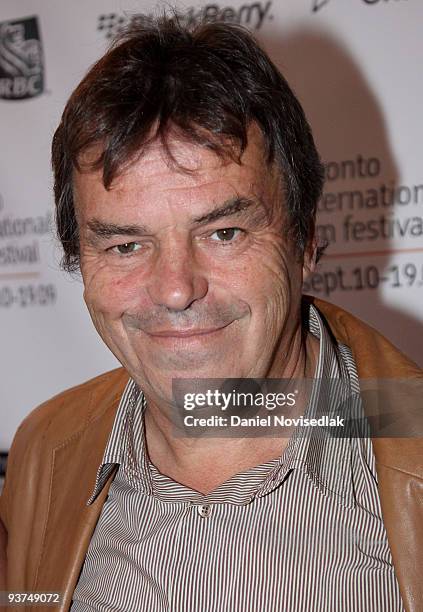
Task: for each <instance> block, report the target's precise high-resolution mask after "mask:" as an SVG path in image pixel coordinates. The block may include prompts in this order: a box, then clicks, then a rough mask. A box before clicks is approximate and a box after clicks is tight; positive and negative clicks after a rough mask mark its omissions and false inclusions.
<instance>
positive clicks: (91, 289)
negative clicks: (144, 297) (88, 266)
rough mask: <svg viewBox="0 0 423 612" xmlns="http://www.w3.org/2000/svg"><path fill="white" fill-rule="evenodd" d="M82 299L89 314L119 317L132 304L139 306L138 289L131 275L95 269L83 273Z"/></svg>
mask: <svg viewBox="0 0 423 612" xmlns="http://www.w3.org/2000/svg"><path fill="white" fill-rule="evenodd" d="M83 279H84V299H85V302H86V304H87V306H88V308H89V310H90V312H95V313H102V314H103V315H109V316H112V317H119V316H120V315H121V314H122V312H125V311H126V310H127V309H128V308H130V307H131V305H132V304H134V303H135V302H137V303H138V304H139V302H140V299H139V293H140V291H139V287H138V285H137V283H136V282H135V279H133V278H132V275H124V274H115V273H112V272H111V271H110V270H106V269H101V268H100V269H97V270H96V271H95V272H93V273H91V274H90V273H89V272H88V271H87V272H85V273H83Z"/></svg>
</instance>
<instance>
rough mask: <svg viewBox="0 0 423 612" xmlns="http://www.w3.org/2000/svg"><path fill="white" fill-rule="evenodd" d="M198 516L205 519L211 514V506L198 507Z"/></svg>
mask: <svg viewBox="0 0 423 612" xmlns="http://www.w3.org/2000/svg"><path fill="white" fill-rule="evenodd" d="M198 514H199V515H200V516H202V517H203V518H207V517H208V516H210V514H211V506H198Z"/></svg>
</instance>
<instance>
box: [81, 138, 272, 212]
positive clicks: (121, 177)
mask: <svg viewBox="0 0 423 612" xmlns="http://www.w3.org/2000/svg"><path fill="white" fill-rule="evenodd" d="M168 151H170V153H171V156H169V152H168ZM100 152H101V150H100V149H99V148H98V149H97V150H95V149H91V150H90V151H89V152H86V153H85V154H84V155H83V156H82V158H81V167H82V168H84V167H85V168H88V167H89V164H90V162H92V161H93V160H95V159H96V158H97V157H98V154H99V153H100ZM279 181H280V179H279V173H278V172H277V171H276V169H275V168H274V167H273V166H272V167H269V165H268V163H267V160H266V152H265V147H264V142H263V137H262V135H261V132H260V130H259V129H258V128H256V127H255V126H253V127H251V128H250V129H249V131H248V144H247V147H246V149H245V151H244V152H243V154H242V157H241V160H240V163H238V162H237V161H235V159H232V157H230V156H227V157H221V156H219V155H217V154H216V153H215V152H214V151H212V150H210V149H208V148H205V147H204V146H200V145H198V144H195V143H190V142H187V141H183V140H181V139H180V138H179V139H178V138H177V137H172V136H169V138H168V140H167V147H165V146H164V145H163V143H161V142H160V141H159V140H154V141H153V142H151V143H150V144H149V145H148V146H146V147H145V148H144V149H143V150H142V152H141V154H140V156H139V157H138V158H137V159H136V160H135V161H132V162H131V163H128V164H127V166H126V167H124V168H123V170H121V171H120V172H118V174H117V176H115V177H114V179H113V181H112V184H111V186H110V189H108V190H106V188H105V187H104V185H103V178H102V170H98V171H86V170H82V171H81V172H77V171H75V174H74V194H75V201H76V208H77V211H78V208H80V207H81V206H82V207H83V208H86V206H87V205H89V206H90V208H91V207H92V206H93V202H99V201H106V200H110V199H113V200H114V201H116V199H118V200H119V199H122V200H125V199H127V198H128V197H129V198H131V199H132V198H133V196H135V197H136V198H137V199H138V200H139V201H140V202H142V201H147V200H150V199H151V198H153V199H154V198H156V199H157V203H159V202H160V201H162V199H163V200H168V199H171V200H172V201H175V202H177V201H178V199H180V200H181V201H183V202H184V203H185V205H187V204H188V202H191V203H192V202H194V201H197V202H198V201H201V200H204V201H205V203H206V201H207V202H208V203H209V202H210V200H212V201H216V202H218V201H220V200H222V201H223V200H224V199H227V198H228V197H230V196H234V195H247V194H249V195H256V196H258V197H260V198H263V199H268V198H266V195H267V196H269V195H270V194H271V193H272V192H273V191H274V188H275V185H276V184H279Z"/></svg>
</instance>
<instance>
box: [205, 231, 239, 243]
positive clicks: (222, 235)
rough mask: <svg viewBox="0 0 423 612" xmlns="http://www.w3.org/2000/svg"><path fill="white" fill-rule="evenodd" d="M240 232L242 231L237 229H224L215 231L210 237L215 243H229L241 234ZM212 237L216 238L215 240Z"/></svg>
mask: <svg viewBox="0 0 423 612" xmlns="http://www.w3.org/2000/svg"><path fill="white" fill-rule="evenodd" d="M241 231H242V230H240V229H239V228H238V227H225V228H223V229H219V230H216V231H215V232H213V234H212V235H211V236H212V240H215V241H216V242H231V241H232V240H233V239H234V238H235V237H236V236H238V235H239V234H240V233H241ZM213 236H216V238H213Z"/></svg>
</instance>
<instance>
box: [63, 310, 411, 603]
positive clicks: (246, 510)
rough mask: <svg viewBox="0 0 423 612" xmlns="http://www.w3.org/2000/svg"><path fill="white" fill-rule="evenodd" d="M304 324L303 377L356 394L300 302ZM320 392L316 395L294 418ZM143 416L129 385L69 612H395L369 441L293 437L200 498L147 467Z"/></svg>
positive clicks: (347, 363) (347, 360)
mask: <svg viewBox="0 0 423 612" xmlns="http://www.w3.org/2000/svg"><path fill="white" fill-rule="evenodd" d="M306 325H307V328H308V330H309V331H310V332H311V333H312V334H314V335H315V336H316V337H317V338H319V340H320V351H319V359H318V364H317V369H316V378H317V379H322V380H328V379H336V380H338V381H340V383H341V384H340V385H339V386H338V387H336V388H337V389H339V391H336V393H338V394H341V393H342V392H343V391H342V389H344V391H345V389H347V392H348V393H351V391H357V390H358V389H359V387H358V377H357V372H356V368H355V364H354V360H353V357H352V354H351V352H350V350H349V349H348V348H347V347H346V346H344V345H341V344H338V345H336V344H335V343H334V342H333V340H332V337H331V336H330V333H329V332H328V330H327V329H326V327H325V324H324V323H323V321H322V319H321V317H320V315H319V313H318V312H317V310H316V309H315V308H314V307H313V306H311V307H310V311H309V319H308V321H306ZM336 393H335V394H336ZM333 395H334V392H333V391H332V397H330V398H328V397H326V396H325V394H324V393H323V392H322V391H319V393H318V396H317V397H314V399H313V400H312V401H310V404H309V407H308V409H307V414H308V415H309V414H311V412H312V411H313V414H315V413H316V410H319V409H320V408H321V406H320V408H319V402H320V403H322V402H323V403H324V408H327V403H328V402H329V403H330V402H331V401H335V400H336V401H338V402H339V399H340V397H337V398H334V397H333ZM322 398H323V399H322ZM341 399H342V398H341ZM145 409H146V401H145V398H144V396H143V394H142V392H141V391H140V389H139V388H138V387H137V385H136V384H135V383H134V382H133V381H129V382H128V385H127V387H126V389H125V391H124V393H123V396H122V398H121V402H120V405H119V408H118V411H117V414H116V418H115V422H114V425H113V428H112V432H111V435H110V438H109V441H108V444H107V447H106V449H105V453H104V457H103V461H102V464H101V465H100V466H99V470H98V474H97V481H96V484H95V488H94V491H93V493H92V496H91V497H90V499H89V500H88V502H87V503H92V501H93V500H94V499H95V498H96V496H97V495H98V493H99V491H100V490H101V488H102V486H104V483H105V481H106V480H107V477H108V476H109V475H110V472H111V471H112V470H113V469H116V467H115V466H116V464H117V465H118V469H117V472H116V475H115V477H114V479H113V482H112V484H111V487H110V490H109V494H108V497H107V500H106V502H105V504H104V506H103V508H102V512H101V515H100V518H99V521H98V523H97V526H96V529H95V532H94V534H93V536H92V539H91V542H90V545H89V548H88V552H87V555H86V559H85V563H84V565H83V568H82V572H81V574H80V577H79V581H78V584H77V586H76V589H75V592H74V595H73V603H72V607H71V610H72V612H88V611H91V612H92V611H93V610H95V611H104V612H106V611H107V612H109V611H110V610H114V611H122V612H135V611H136V612H261V611H263V612H273V611H284V612H322V610H324V611H325V612H326V611H329V612H370V611H374V612H376V611H377V612H380V611H382V610H383V611H384V612H394V611H395V612H399V611H403V610H404V608H403V605H402V602H401V597H400V593H399V588H398V584H397V581H396V578H395V574H394V568H393V564H392V558H391V553H390V550H389V545H388V541H387V537H386V532H385V529H384V525H383V521H382V517H381V508H380V502H379V496H378V491H377V475H376V470H375V460H374V456H373V451H372V446H371V441H370V440H369V439H368V438H359V437H348V438H347V437H343V438H340V437H338V438H333V437H327V436H326V437H325V436H322V435H321V434H320V433H319V431H318V430H319V428H311V430H312V431H311V433H310V434H309V435H299V434H298V433H297V432H294V434H293V435H292V437H291V438H290V440H289V442H288V445H287V446H286V448H285V450H284V452H283V453H282V455H281V457H279V458H277V459H274V460H272V461H268V462H266V463H264V464H262V465H259V466H256V467H254V468H252V469H248V470H246V471H244V472H242V473H238V474H236V475H234V476H233V477H231V478H230V479H228V480H227V481H226V482H224V483H223V484H221V485H219V486H218V487H217V488H216V489H214V490H213V491H212V492H210V493H208V494H206V495H203V494H201V493H199V492H197V491H194V490H192V489H190V488H189V487H187V486H184V485H182V484H180V483H178V482H175V481H173V480H172V479H171V478H169V477H167V476H165V475H163V474H161V473H160V472H159V471H158V470H157V468H156V467H155V466H154V465H153V464H152V463H151V462H150V460H149V458H148V454H147V452H146V443H145V431H144V412H145ZM325 412H327V410H325Z"/></svg>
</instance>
